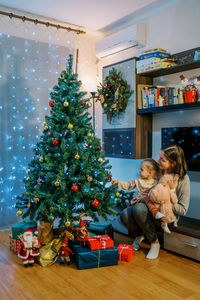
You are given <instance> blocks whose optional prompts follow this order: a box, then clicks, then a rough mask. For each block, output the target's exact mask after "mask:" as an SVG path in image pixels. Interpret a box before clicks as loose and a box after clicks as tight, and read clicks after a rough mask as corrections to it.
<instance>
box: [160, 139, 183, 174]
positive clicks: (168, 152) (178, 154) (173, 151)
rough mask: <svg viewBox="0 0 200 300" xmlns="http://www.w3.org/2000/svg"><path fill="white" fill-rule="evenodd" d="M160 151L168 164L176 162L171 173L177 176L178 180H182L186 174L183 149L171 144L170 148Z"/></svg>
mask: <svg viewBox="0 0 200 300" xmlns="http://www.w3.org/2000/svg"><path fill="white" fill-rule="evenodd" d="M161 151H162V152H163V153H164V155H165V156H166V158H167V159H168V160H169V162H170V163H172V162H174V161H175V162H176V165H175V166H174V169H173V172H174V173H175V174H178V175H179V177H180V179H183V177H184V176H185V174H186V173H187V163H186V160H185V155H184V152H183V149H182V148H181V147H179V146H178V145H176V144H172V145H170V146H167V147H164V148H162V149H161Z"/></svg>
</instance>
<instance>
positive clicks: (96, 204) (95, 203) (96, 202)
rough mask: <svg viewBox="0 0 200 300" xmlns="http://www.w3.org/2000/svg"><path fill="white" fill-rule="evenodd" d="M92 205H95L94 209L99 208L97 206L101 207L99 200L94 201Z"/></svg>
mask: <svg viewBox="0 0 200 300" xmlns="http://www.w3.org/2000/svg"><path fill="white" fill-rule="evenodd" d="M92 205H93V206H94V207H97V206H98V205H99V201H98V200H97V199H94V200H93V201H92Z"/></svg>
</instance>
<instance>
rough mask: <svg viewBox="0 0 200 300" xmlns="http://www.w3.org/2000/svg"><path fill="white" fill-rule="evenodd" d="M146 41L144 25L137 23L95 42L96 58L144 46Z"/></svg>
mask: <svg viewBox="0 0 200 300" xmlns="http://www.w3.org/2000/svg"><path fill="white" fill-rule="evenodd" d="M145 43H146V26H145V24H144V23H138V24H135V25H132V26H130V27H127V28H126V29H123V30H120V31H118V32H116V33H114V34H111V35H110V36H108V37H105V38H104V39H102V40H99V41H98V42H97V43H96V46H95V50H96V56H97V57H98V58H103V57H106V56H109V55H113V54H115V53H118V52H121V51H124V50H126V49H129V48H133V47H144V46H145Z"/></svg>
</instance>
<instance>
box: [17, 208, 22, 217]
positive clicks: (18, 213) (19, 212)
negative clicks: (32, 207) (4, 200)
mask: <svg viewBox="0 0 200 300" xmlns="http://www.w3.org/2000/svg"><path fill="white" fill-rule="evenodd" d="M17 215H18V216H19V217H20V216H21V215H23V211H22V210H21V209H19V210H18V211H17Z"/></svg>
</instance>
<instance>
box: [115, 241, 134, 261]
mask: <svg viewBox="0 0 200 300" xmlns="http://www.w3.org/2000/svg"><path fill="white" fill-rule="evenodd" d="M118 252H119V260H120V261H130V260H131V258H132V255H133V252H134V247H133V245H126V244H120V245H119V246H118Z"/></svg>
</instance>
